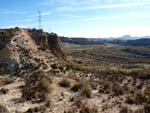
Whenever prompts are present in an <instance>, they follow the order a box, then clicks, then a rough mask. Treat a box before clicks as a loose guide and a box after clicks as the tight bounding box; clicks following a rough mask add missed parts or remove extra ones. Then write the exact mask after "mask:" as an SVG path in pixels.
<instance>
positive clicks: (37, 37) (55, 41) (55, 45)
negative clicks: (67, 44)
mask: <svg viewBox="0 0 150 113" xmlns="http://www.w3.org/2000/svg"><path fill="white" fill-rule="evenodd" d="M28 32H29V34H30V36H31V37H32V39H33V40H34V41H35V43H36V44H38V45H40V46H41V47H46V48H48V49H50V50H51V51H52V53H53V54H54V55H56V56H57V57H59V58H62V59H64V60H65V54H64V53H63V51H62V43H61V41H60V39H59V37H58V36H57V34H54V33H46V32H43V31H42V30H35V29H33V30H28Z"/></svg>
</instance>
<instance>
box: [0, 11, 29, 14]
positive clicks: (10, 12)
mask: <svg viewBox="0 0 150 113" xmlns="http://www.w3.org/2000/svg"><path fill="white" fill-rule="evenodd" d="M26 13H27V12H26V11H11V10H4V11H0V14H26Z"/></svg>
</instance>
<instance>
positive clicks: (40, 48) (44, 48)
mask: <svg viewBox="0 0 150 113" xmlns="http://www.w3.org/2000/svg"><path fill="white" fill-rule="evenodd" d="M38 49H39V50H42V51H46V49H47V48H46V47H44V46H41V47H39V48H38Z"/></svg>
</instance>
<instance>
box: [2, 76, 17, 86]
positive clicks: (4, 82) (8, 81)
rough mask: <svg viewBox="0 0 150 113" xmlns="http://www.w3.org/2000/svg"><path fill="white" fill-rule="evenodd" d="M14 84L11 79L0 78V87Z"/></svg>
mask: <svg viewBox="0 0 150 113" xmlns="http://www.w3.org/2000/svg"><path fill="white" fill-rule="evenodd" d="M13 82H14V79H12V78H1V79H0V86H2V85H8V84H11V83H13Z"/></svg>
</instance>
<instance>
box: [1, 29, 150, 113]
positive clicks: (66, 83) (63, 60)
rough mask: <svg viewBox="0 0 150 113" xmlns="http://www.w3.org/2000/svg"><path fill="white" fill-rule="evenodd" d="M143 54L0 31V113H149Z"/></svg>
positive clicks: (147, 64)
mask: <svg viewBox="0 0 150 113" xmlns="http://www.w3.org/2000/svg"><path fill="white" fill-rule="evenodd" d="M143 51H144V52H143ZM145 51H146V52H145ZM149 51H150V48H149V47H144V46H128V45H119V44H112V43H111V44H110V43H106V44H96V45H91V44H90V45H81V44H72V43H64V42H61V41H60V37H58V36H57V34H54V33H46V32H44V31H42V30H36V29H21V28H13V29H0V113H150V56H149V54H148V52H149Z"/></svg>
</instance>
